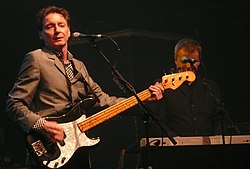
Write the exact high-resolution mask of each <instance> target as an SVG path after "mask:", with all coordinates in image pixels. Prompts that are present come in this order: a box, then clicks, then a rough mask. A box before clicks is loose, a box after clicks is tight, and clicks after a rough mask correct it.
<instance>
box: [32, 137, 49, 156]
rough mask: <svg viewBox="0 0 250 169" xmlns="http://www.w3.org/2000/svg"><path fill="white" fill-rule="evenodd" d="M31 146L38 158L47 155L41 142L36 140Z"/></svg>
mask: <svg viewBox="0 0 250 169" xmlns="http://www.w3.org/2000/svg"><path fill="white" fill-rule="evenodd" d="M31 145H32V147H33V149H34V151H35V153H36V155H37V156H38V157H41V156H42V155H43V154H45V153H47V150H46V149H45V147H44V145H43V143H42V141H41V140H37V141H35V142H34V143H32V144H31Z"/></svg>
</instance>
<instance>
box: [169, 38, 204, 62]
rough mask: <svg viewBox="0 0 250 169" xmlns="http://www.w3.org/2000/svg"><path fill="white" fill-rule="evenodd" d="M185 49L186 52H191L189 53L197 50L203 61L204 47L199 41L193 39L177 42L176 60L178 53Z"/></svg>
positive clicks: (175, 49)
mask: <svg viewBox="0 0 250 169" xmlns="http://www.w3.org/2000/svg"><path fill="white" fill-rule="evenodd" d="M181 48H184V49H185V50H187V51H189V52H191V53H192V52H193V51H194V50H197V51H198V53H199V58H200V59H201V55H202V47H201V45H200V43H199V42H198V41H197V40H194V39H191V38H184V39H181V40H179V42H177V44H176V45H175V48H174V58H175V59H176V57H177V53H178V51H179V50H180V49H181Z"/></svg>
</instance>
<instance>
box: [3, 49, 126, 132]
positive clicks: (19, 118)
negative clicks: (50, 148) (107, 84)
mask: <svg viewBox="0 0 250 169" xmlns="http://www.w3.org/2000/svg"><path fill="white" fill-rule="evenodd" d="M69 55H70V58H71V59H72V61H73V65H74V67H75V69H76V71H77V75H76V76H75V77H74V79H73V80H71V81H70V80H69V79H68V78H67V76H66V74H65V70H64V66H63V64H62V62H61V61H60V60H59V59H58V57H57V56H56V55H55V54H54V53H52V52H51V51H50V50H48V49H47V48H43V49H37V50H35V51H32V52H29V53H28V54H26V56H25V58H24V60H23V63H22V65H21V68H20V71H19V75H18V78H17V80H16V82H15V84H14V86H13V88H12V90H11V91H10V92H9V95H8V99H7V102H6V112H7V113H8V115H9V116H10V117H11V118H12V119H13V120H14V121H16V122H17V123H18V124H19V125H20V126H21V127H22V128H23V130H24V131H25V132H28V131H29V130H30V128H31V127H32V125H33V124H34V123H35V122H36V121H37V120H38V119H39V118H41V117H44V116H48V115H50V114H54V115H57V114H58V113H60V112H62V111H63V110H64V109H67V108H69V107H71V106H72V105H74V104H75V103H76V102H77V101H79V100H81V99H82V97H83V96H86V94H87V91H86V88H85V85H84V79H85V80H86V81H87V83H88V84H89V86H90V88H91V89H92V91H93V92H94V93H95V94H96V95H97V97H98V98H99V100H100V102H99V104H98V105H99V106H106V105H107V106H110V105H113V104H115V103H118V102H119V101H120V100H122V98H120V99H118V98H116V97H113V96H112V97H111V96H109V95H108V94H106V93H104V92H103V91H102V89H101V88H100V86H99V85H98V84H97V83H95V82H94V81H93V79H92V78H91V77H90V76H89V74H88V72H87V69H86V67H85V65H84V64H83V63H82V62H81V61H79V60H77V59H74V58H73V56H72V55H71V54H70V53H69Z"/></svg>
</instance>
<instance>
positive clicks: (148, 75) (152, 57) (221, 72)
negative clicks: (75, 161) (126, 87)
mask: <svg viewBox="0 0 250 169" xmlns="http://www.w3.org/2000/svg"><path fill="white" fill-rule="evenodd" d="M48 5H57V6H60V7H64V8H66V9H67V10H68V11H69V13H70V14H71V31H72V32H74V31H79V32H82V33H103V34H108V35H110V37H113V38H114V39H115V41H116V42H117V43H118V45H119V47H120V48H121V53H120V55H119V54H118V52H117V48H116V46H115V45H114V44H113V43H112V42H111V41H109V40H107V39H102V40H100V41H96V43H97V44H98V47H99V48H100V49H101V50H102V51H103V52H104V53H105V55H106V56H107V57H108V58H109V59H110V60H111V62H112V63H117V68H118V70H119V71H120V73H121V74H122V75H124V77H125V78H126V79H127V80H128V81H129V82H130V83H131V84H132V85H133V86H134V87H135V89H136V90H137V91H138V92H139V91H142V90H144V89H146V88H147V87H148V85H149V84H150V83H152V82H153V81H154V79H156V78H159V77H161V76H162V75H163V74H164V72H166V73H169V70H170V69H171V68H172V67H173V59H172V57H173V49H174V45H175V43H176V42H177V41H178V40H179V39H180V38H183V37H192V38H195V39H197V40H198V41H200V42H201V44H202V46H203V50H204V53H203V56H202V59H203V62H204V64H205V66H206V70H207V77H208V78H212V79H214V80H215V81H216V82H217V83H218V85H219V86H220V88H221V92H222V95H223V98H224V103H225V106H226V109H227V110H228V112H229V115H230V117H231V119H232V120H233V122H235V123H236V124H238V125H241V126H242V125H243V124H248V122H250V115H249V113H250V112H249V110H248V108H249V104H250V103H249V101H250V98H249V88H248V86H249V84H248V82H249V77H248V75H249V74H248V72H249V71H248V69H249V63H250V54H249V49H250V48H249V38H250V32H249V30H250V23H249V16H250V12H249V11H250V2H249V1H248V0H234V1H225V0H221V1H201V0H200V1H198V0H175V1H168V0H154V1H122V0H121V1H115V0H106V1H96V2H95V1H82V0H71V1H68V0H60V1H59V0H36V1H34V0H19V1H16V0H8V1H6V0H5V1H1V3H0V9H1V10H0V21H1V38H2V39H1V42H0V43H1V45H0V46H1V54H2V56H1V66H0V70H1V83H0V85H1V92H0V94H1V95H0V97H1V98H0V99H1V101H0V105H1V106H0V109H1V110H0V112H1V116H0V117H1V121H0V122H1V123H0V127H1V128H0V129H1V132H0V134H1V135H0V136H1V140H0V141H1V151H0V167H1V166H5V165H14V166H21V165H22V164H23V161H24V156H25V150H24V148H23V138H22V137H23V135H22V132H21V131H20V130H19V129H18V128H17V127H16V126H15V124H13V123H12V122H11V121H10V120H9V119H8V118H6V117H5V100H6V96H7V93H8V92H9V90H10V89H11V88H12V85H13V83H14V81H15V79H16V76H17V73H18V69H19V66H20V64H21V62H22V59H23V56H24V55H25V53H26V52H28V51H30V50H33V49H36V48H38V47H40V41H39V38H38V33H37V30H36V25H35V21H34V16H35V14H36V13H37V11H38V10H39V9H40V8H42V7H46V6H48ZM70 50H71V52H72V53H73V54H74V55H75V57H76V58H78V59H80V60H82V61H84V63H85V64H86V65H87V67H88V69H89V72H90V74H91V75H92V77H93V78H94V79H95V80H96V81H97V82H98V83H99V84H100V85H101V86H102V88H103V89H104V90H105V91H106V92H107V93H109V94H112V95H118V96H126V94H124V93H123V92H122V91H121V90H120V89H119V88H118V87H117V86H116V84H115V82H114V81H113V80H112V74H111V70H110V68H109V66H108V65H107V63H106V62H105V60H104V59H103V58H102V57H101V56H100V55H98V54H97V53H96V52H95V49H93V48H92V47H91V45H90V44H89V43H88V41H84V40H83V41H78V42H74V43H73V42H72V44H71V45H70ZM203 69H204V67H203ZM178 104H179V103H178ZM180 106H181V105H180ZM142 115H143V112H142V111H141V109H139V108H138V107H135V108H132V109H131V110H128V111H126V112H124V114H123V115H121V116H118V117H115V118H114V119H112V120H110V121H108V122H107V123H103V124H101V125H99V126H97V127H96V128H94V129H93V130H91V132H90V134H91V135H94V136H95V135H97V136H101V138H102V143H101V144H100V145H99V146H97V147H96V148H94V149H93V150H92V152H93V153H92V156H93V167H94V168H102V169H104V168H107V169H113V168H116V167H117V166H119V165H118V162H119V158H120V157H124V156H120V152H121V150H122V149H126V148H130V147H131V145H133V144H134V143H136V142H137V141H139V140H140V138H141V137H144V130H143V125H142V124H143V120H141V117H142ZM141 126H142V127H141ZM246 128H248V129H249V126H247V125H244V128H243V130H245V129H246ZM127 152H128V153H127V154H126V155H125V164H124V165H125V166H126V167H127V168H135V167H136V166H137V162H138V160H137V159H138V154H136V153H133V152H130V151H127ZM121 159H123V158H121ZM104 166H106V167H104Z"/></svg>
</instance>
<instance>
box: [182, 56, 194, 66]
mask: <svg viewBox="0 0 250 169" xmlns="http://www.w3.org/2000/svg"><path fill="white" fill-rule="evenodd" d="M181 62H182V63H190V64H194V63H195V62H197V60H195V59H191V58H187V57H186V56H183V57H182V58H181Z"/></svg>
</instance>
